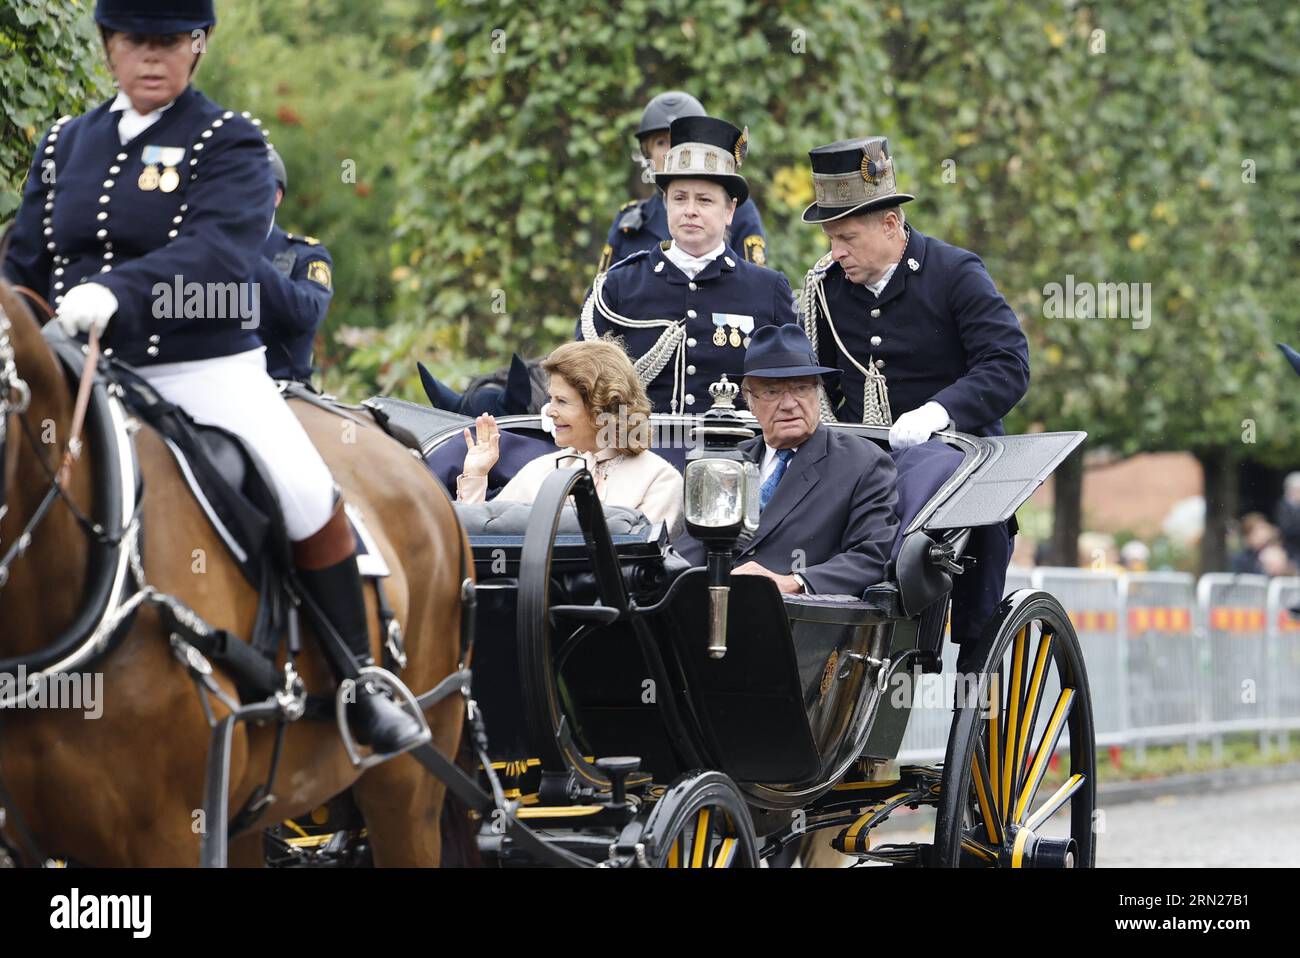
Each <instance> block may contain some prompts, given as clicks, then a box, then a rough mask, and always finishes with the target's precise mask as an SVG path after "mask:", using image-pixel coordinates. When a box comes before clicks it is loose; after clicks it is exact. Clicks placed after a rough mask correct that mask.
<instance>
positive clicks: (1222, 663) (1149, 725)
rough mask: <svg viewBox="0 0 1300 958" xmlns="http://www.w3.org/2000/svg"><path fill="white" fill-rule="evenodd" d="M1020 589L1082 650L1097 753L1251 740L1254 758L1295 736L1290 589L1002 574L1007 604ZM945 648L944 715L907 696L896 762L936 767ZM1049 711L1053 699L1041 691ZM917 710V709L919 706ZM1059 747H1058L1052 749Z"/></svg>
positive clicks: (1296, 676)
mask: <svg viewBox="0 0 1300 958" xmlns="http://www.w3.org/2000/svg"><path fill="white" fill-rule="evenodd" d="M1023 588H1035V589H1041V590H1043V591H1045V592H1050V593H1051V594H1053V595H1055V596H1056V597H1057V598H1058V599H1059V600H1060V601H1061V604H1062V605H1063V606H1065V609H1066V611H1067V612H1068V613H1069V615H1070V620H1071V622H1072V623H1073V624H1074V627H1075V630H1076V631H1077V632H1078V634H1079V639H1080V642H1081V644H1082V646H1083V649H1084V657H1085V664H1086V666H1087V669H1088V681H1089V687H1090V690H1091V693H1092V704H1093V713H1094V721H1095V725H1096V731H1097V742H1098V744H1099V745H1101V746H1110V747H1111V748H1112V750H1113V760H1118V747H1119V746H1121V745H1131V746H1133V747H1134V748H1135V749H1136V750H1137V751H1138V753H1139V755H1138V757H1139V760H1140V759H1141V753H1142V751H1143V750H1144V749H1145V747H1146V746H1147V745H1148V744H1168V743H1185V744H1186V745H1187V747H1188V750H1189V751H1192V752H1194V751H1195V749H1196V748H1197V746H1198V744H1199V743H1201V742H1205V741H1209V742H1210V743H1211V746H1212V748H1213V749H1214V750H1215V752H1216V754H1220V755H1221V753H1222V749H1223V740H1224V736H1225V735H1228V734H1232V733H1240V732H1251V733H1257V734H1258V736H1259V744H1260V748H1261V749H1264V750H1268V749H1270V748H1280V749H1287V748H1289V744H1290V736H1291V734H1292V732H1294V731H1296V730H1298V729H1300V618H1297V617H1296V616H1293V615H1292V614H1291V612H1290V611H1289V610H1290V609H1292V608H1297V607H1300V578H1298V577H1287V578H1275V579H1268V578H1265V577H1264V576H1251V575H1228V574H1223V573H1213V574H1209V575H1205V576H1201V577H1200V579H1199V580H1198V579H1195V578H1194V577H1192V576H1190V575H1187V574H1185V573H1177V572H1142V573H1128V574H1115V573H1111V572H1091V571H1088V570H1085V569H1061V568H1036V569H1033V570H1027V569H1021V568H1013V569H1011V570H1009V571H1008V574H1007V589H1006V591H1007V594H1010V593H1012V592H1015V591H1017V590H1018V589H1023ZM956 659H957V649H956V647H955V646H953V645H952V644H951V643H948V644H947V646H946V648H945V653H944V665H945V674H944V676H942V677H940V676H927V677H926V678H927V680H934V681H936V682H938V681H941V680H942V681H943V685H942V689H943V692H942V694H944V695H946V699H944V703H945V704H944V707H940V708H935V707H934V703H935V702H936V701H937V699H936V692H935V690H934V689H929V690H928V698H926V699H925V700H924V702H923V701H922V695H923V694H926V693H927V689H926V687H924V686H923V687H922V688H919V689H918V690H917V696H918V698H917V700H916V703H915V705H916V708H915V711H913V713H912V718H911V721H910V723H909V726H908V730H907V734H906V736H904V738H903V743H902V750H901V751H900V754H899V760H900V762H927V761H937V760H940V759H942V757H943V753H944V750H945V746H946V744H947V737H948V730H949V726H950V724H951V718H952V713H951V699H952V679H951V675H952V673H953V672H954V670H955V668H956ZM1045 694H1046V695H1047V696H1049V698H1048V699H1047V701H1051V700H1052V699H1054V698H1055V696H1056V689H1055V688H1051V689H1047V690H1045ZM923 705H928V706H929V707H922V706H923ZM1064 744H1065V742H1064V741H1063V742H1062V746H1064Z"/></svg>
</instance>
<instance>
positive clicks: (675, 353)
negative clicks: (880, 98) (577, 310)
mask: <svg viewBox="0 0 1300 958" xmlns="http://www.w3.org/2000/svg"><path fill="white" fill-rule="evenodd" d="M671 136H672V147H671V148H670V149H669V151H668V153H667V155H666V156H665V157H664V169H663V172H661V173H656V174H655V181H656V182H657V183H658V184H659V186H660V187H661V188H662V189H663V190H664V198H665V201H666V204H667V215H668V228H669V231H670V232H671V233H672V237H673V238H672V242H670V243H663V244H660V245H657V246H655V247H654V248H652V249H650V250H642V251H640V252H637V253H633V254H632V255H631V256H629V257H627V258H626V259H624V260H622V261H621V262H618V263H615V264H614V265H613V266H612V267H610V269H609V270H608V271H606V272H603V273H600V274H598V275H597V276H596V279H595V281H594V282H593V283H592V287H591V292H590V293H589V294H588V296H587V300H586V302H585V303H584V304H583V307H582V315H581V317H580V318H579V320H578V327H577V338H579V339H598V338H600V337H601V336H604V335H605V334H606V333H609V332H613V333H614V334H616V335H618V336H621V337H622V338H623V340H624V342H625V344H626V347H627V351H628V353H629V355H631V356H632V357H633V359H634V361H635V365H636V370H637V374H638V375H639V376H640V377H641V381H642V383H644V384H645V387H646V392H647V393H648V394H649V396H650V401H651V402H652V403H653V404H654V408H655V411H656V412H678V413H692V412H703V410H704V407H705V405H706V404H707V402H708V388H709V386H710V385H711V384H712V383H714V382H716V381H717V380H718V379H719V377H720V376H721V375H722V374H723V373H725V372H734V370H735V368H736V366H738V365H739V364H740V358H741V351H742V350H743V349H744V348H745V347H746V346H748V344H749V338H750V337H751V336H752V335H753V334H754V333H755V332H756V331H757V330H759V329H761V328H762V327H764V326H768V325H779V324H781V323H789V322H793V321H794V305H793V294H792V293H791V292H790V284H789V282H787V280H786V278H785V277H784V276H783V275H781V274H780V273H778V272H775V271H773V270H770V269H766V268H764V267H762V266H755V265H754V264H753V263H749V262H746V261H745V259H744V258H743V257H742V256H740V255H739V254H737V253H736V252H735V250H733V249H732V248H731V247H730V246H728V245H727V243H726V240H725V233H726V228H727V226H728V225H729V224H730V223H732V222H733V219H734V215H735V212H736V210H737V208H739V207H741V206H744V205H745V203H746V202H747V201H748V199H749V184H747V183H746V182H745V178H744V177H743V176H741V175H740V174H739V173H738V172H737V171H738V170H739V169H740V166H741V164H742V163H743V162H744V159H745V152H746V149H747V147H748V136H747V135H746V134H745V133H742V132H741V131H740V130H738V129H737V128H736V127H734V126H732V125H731V124H730V123H727V122H726V121H725V120H719V119H716V118H714V117H707V116H699V117H685V118H681V119H677V120H674V121H673V124H672V128H671Z"/></svg>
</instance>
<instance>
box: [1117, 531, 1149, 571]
mask: <svg viewBox="0 0 1300 958" xmlns="http://www.w3.org/2000/svg"><path fill="white" fill-rule="evenodd" d="M1119 564H1120V565H1121V566H1123V567H1124V571H1125V572H1146V571H1147V569H1149V568H1150V567H1151V550H1150V549H1148V548H1147V544H1146V543H1145V542H1143V541H1142V540H1141V539H1130V540H1129V541H1128V542H1126V543H1124V545H1123V547H1121V548H1120V550H1119Z"/></svg>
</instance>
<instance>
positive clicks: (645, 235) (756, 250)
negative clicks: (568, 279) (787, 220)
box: [599, 190, 767, 270]
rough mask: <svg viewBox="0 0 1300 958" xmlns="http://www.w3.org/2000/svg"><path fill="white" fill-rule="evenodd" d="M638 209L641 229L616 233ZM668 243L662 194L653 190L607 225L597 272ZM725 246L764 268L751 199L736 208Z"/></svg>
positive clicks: (763, 238) (763, 242) (758, 219)
mask: <svg viewBox="0 0 1300 958" xmlns="http://www.w3.org/2000/svg"><path fill="white" fill-rule="evenodd" d="M638 205H639V206H640V207H641V227H640V229H635V230H622V229H619V223H621V222H622V221H623V217H624V216H626V215H627V213H628V211H629V210H631V209H632V208H633V207H635V206H638ZM670 239H672V235H671V234H670V233H669V232H668V212H667V210H666V208H665V207H664V194H663V192H662V191H660V190H655V192H654V195H653V196H651V197H650V198H649V199H648V200H633V201H631V202H630V203H625V204H623V208H622V209H620V210H619V211H618V215H617V216H615V217H614V222H613V223H612V224H610V227H609V236H608V237H607V239H606V240H605V249H604V250H603V251H602V252H601V254H600V266H599V268H600V269H602V270H604V269H609V267H610V266H611V265H612V264H614V263H617V262H618V261H619V260H621V259H626V258H627V257H629V256H631V255H632V254H633V253H636V252H639V251H641V250H643V249H644V250H648V249H653V248H654V247H656V246H658V245H659V244H660V243H664V242H667V241H668V240H670ZM726 243H727V245H728V246H730V247H732V248H733V249H736V250H738V251H740V253H741V254H742V255H743V256H744V258H745V259H747V260H749V262H751V263H753V264H754V265H756V266H766V265H767V234H766V233H764V232H763V218H762V216H760V215H759V212H758V207H757V206H755V205H754V200H753V198H752V197H751V198H750V199H748V200H746V201H745V202H744V203H741V204H740V205H739V206H738V207H736V215H735V216H734V217H732V220H731V225H730V226H729V227H727V239H726Z"/></svg>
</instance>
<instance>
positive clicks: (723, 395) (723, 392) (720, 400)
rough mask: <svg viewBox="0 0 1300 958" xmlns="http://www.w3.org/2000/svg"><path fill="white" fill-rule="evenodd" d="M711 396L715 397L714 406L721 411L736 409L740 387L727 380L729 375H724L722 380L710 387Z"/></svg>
mask: <svg viewBox="0 0 1300 958" xmlns="http://www.w3.org/2000/svg"><path fill="white" fill-rule="evenodd" d="M709 395H710V396H712V397H713V405H715V406H717V407H719V408H720V409H735V408H736V397H737V396H739V395H740V387H739V386H737V385H736V384H735V383H733V382H731V381H730V380H729V379H727V374H726V373H723V374H722V378H721V379H719V380H718V381H717V382H716V383H714V384H713V385H712V386H710V387H709Z"/></svg>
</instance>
